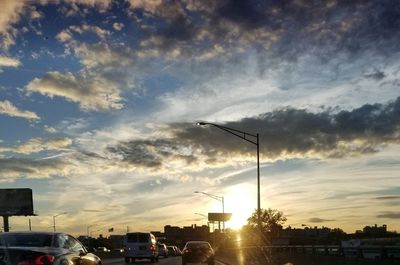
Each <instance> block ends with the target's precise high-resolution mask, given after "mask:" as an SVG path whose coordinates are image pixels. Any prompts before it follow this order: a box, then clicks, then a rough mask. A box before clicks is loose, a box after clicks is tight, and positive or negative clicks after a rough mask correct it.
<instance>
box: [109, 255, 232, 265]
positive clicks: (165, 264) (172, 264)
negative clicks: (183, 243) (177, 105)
mask: <svg viewBox="0 0 400 265" xmlns="http://www.w3.org/2000/svg"><path fill="white" fill-rule="evenodd" d="M102 262H103V265H127V264H129V265H141V264H155V265H181V264H182V259H181V257H169V258H166V259H164V258H160V259H159V262H157V263H151V262H150V261H148V260H138V261H135V263H125V261H124V259H123V258H116V259H104V260H102ZM193 264H194V263H193ZM215 265H225V264H224V263H221V262H219V261H215Z"/></svg>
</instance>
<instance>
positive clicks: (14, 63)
mask: <svg viewBox="0 0 400 265" xmlns="http://www.w3.org/2000/svg"><path fill="white" fill-rule="evenodd" d="M20 65H21V61H20V60H18V59H15V58H11V57H7V56H0V68H1V67H18V66H20Z"/></svg>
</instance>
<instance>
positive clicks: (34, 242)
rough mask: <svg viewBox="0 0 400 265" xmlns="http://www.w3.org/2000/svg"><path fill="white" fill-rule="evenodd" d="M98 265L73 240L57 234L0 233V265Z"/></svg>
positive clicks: (69, 236)
mask: <svg viewBox="0 0 400 265" xmlns="http://www.w3.org/2000/svg"><path fill="white" fill-rule="evenodd" d="M77 260H79V264H85V265H101V264H102V263H101V259H100V258H99V257H97V256H96V255H94V254H92V253H89V252H87V250H86V249H85V247H84V246H83V245H82V243H81V242H79V241H78V240H77V239H75V238H74V237H73V236H71V235H69V234H65V233H56V232H54V233H53V232H5V233H0V264H6V265H53V264H57V265H58V264H76V261H77Z"/></svg>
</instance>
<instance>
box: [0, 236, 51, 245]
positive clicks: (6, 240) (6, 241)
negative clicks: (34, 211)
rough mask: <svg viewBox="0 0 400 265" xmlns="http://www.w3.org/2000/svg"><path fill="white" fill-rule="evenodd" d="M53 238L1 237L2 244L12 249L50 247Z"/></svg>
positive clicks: (0, 242)
mask: <svg viewBox="0 0 400 265" xmlns="http://www.w3.org/2000/svg"><path fill="white" fill-rule="evenodd" d="M51 243H52V236H51V235H47V234H7V235H1V239H0V244H3V245H7V246H10V247H17V246H18V247H50V246H51Z"/></svg>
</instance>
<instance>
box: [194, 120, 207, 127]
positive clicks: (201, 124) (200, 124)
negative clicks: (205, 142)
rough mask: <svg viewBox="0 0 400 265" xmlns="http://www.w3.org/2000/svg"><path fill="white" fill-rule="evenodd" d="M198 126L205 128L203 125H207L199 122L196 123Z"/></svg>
mask: <svg viewBox="0 0 400 265" xmlns="http://www.w3.org/2000/svg"><path fill="white" fill-rule="evenodd" d="M196 125H198V126H203V125H206V123H205V122H202V121H199V122H196Z"/></svg>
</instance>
